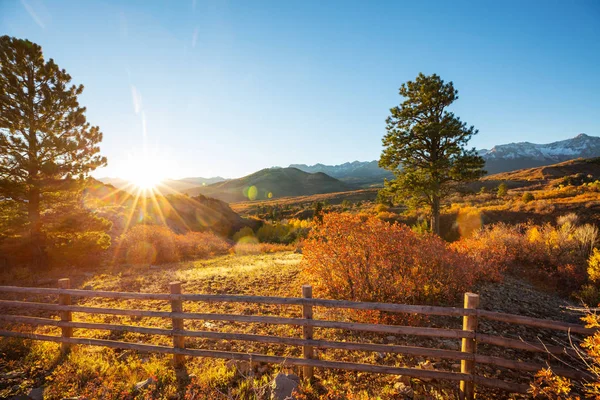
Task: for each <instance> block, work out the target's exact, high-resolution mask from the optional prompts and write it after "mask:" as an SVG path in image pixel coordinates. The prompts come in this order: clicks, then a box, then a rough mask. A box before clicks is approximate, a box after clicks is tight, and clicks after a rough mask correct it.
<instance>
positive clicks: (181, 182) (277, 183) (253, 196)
mask: <svg viewBox="0 0 600 400" xmlns="http://www.w3.org/2000/svg"><path fill="white" fill-rule="evenodd" d="M478 153H479V154H480V155H481V156H482V157H483V159H484V160H485V169H486V170H487V172H488V174H496V173H500V172H509V171H515V170H518V169H522V168H534V167H541V166H546V165H551V164H556V163H559V162H563V161H567V160H572V159H575V158H593V157H600V137H595V136H589V135H586V134H583V133H581V134H579V135H577V136H575V137H574V138H571V139H567V140H561V141H557V142H552V143H547V144H535V143H530V142H519V143H509V144H503V145H497V146H494V147H492V148H491V149H489V150H488V149H483V150H479V151H478ZM392 177H393V175H392V173H391V172H389V171H386V170H384V169H382V168H379V166H378V162H377V161H376V160H374V161H364V162H361V161H353V162H347V163H344V164H340V165H325V164H315V165H306V164H291V165H290V166H289V167H287V168H279V167H274V168H266V169H262V170H260V171H257V172H255V173H253V174H250V175H247V176H244V177H242V178H238V179H224V178H221V177H213V178H201V177H198V178H185V179H178V180H167V181H164V182H163V184H161V185H160V187H159V191H160V192H161V193H162V194H171V193H177V192H179V193H185V194H188V195H192V196H196V195H198V194H202V195H205V196H209V197H214V198H217V199H220V200H223V201H226V202H239V201H247V200H265V199H269V198H279V197H287V196H305V195H313V194H321V193H332V192H341V191H346V190H353V189H358V188H367V187H372V186H381V185H382V184H383V180H384V179H386V178H387V179H389V178H392ZM99 180H100V181H102V182H104V183H107V184H112V185H113V186H115V187H117V188H126V187H127V186H128V185H129V183H128V182H127V181H125V180H123V179H119V178H102V179H99Z"/></svg>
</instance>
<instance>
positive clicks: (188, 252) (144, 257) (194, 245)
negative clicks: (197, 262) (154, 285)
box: [117, 225, 230, 264]
mask: <svg viewBox="0 0 600 400" xmlns="http://www.w3.org/2000/svg"><path fill="white" fill-rule="evenodd" d="M229 248H230V245H229V243H228V242H227V241H225V240H224V239H223V238H221V237H219V236H217V235H216V234H214V233H212V232H188V233H186V234H185V235H177V234H175V233H174V232H173V231H171V229H169V227H167V226H159V225H136V226H134V227H133V228H131V229H129V230H128V231H127V232H126V233H124V234H123V235H121V236H120V237H119V239H118V243H117V257H118V259H119V260H120V261H122V262H123V261H124V262H126V263H128V264H151V263H155V264H164V263H169V262H177V261H180V260H183V259H189V258H194V257H206V256H209V255H216V254H226V253H227V252H228V251H229Z"/></svg>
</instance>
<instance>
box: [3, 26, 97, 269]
mask: <svg viewBox="0 0 600 400" xmlns="http://www.w3.org/2000/svg"><path fill="white" fill-rule="evenodd" d="M70 82H71V76H70V75H69V74H67V72H66V71H65V70H61V69H60V68H59V67H58V65H56V64H55V63H54V61H53V60H52V59H50V60H48V61H45V60H44V56H43V54H42V48H41V47H40V46H38V45H37V44H35V43H32V42H30V41H28V40H21V39H16V38H11V37H9V36H2V37H0V93H1V94H2V96H0V198H10V199H11V200H12V201H14V202H15V203H16V204H17V205H19V207H20V208H21V210H20V211H19V212H17V213H16V214H15V215H19V214H22V213H26V214H27V217H28V225H27V226H26V227H27V228H28V230H29V232H30V236H31V239H30V240H31V245H32V246H31V251H32V253H33V256H34V261H35V264H37V265H38V266H43V265H44V264H46V263H47V257H46V254H45V250H44V246H45V244H44V241H45V240H44V237H43V231H44V230H43V229H42V223H43V221H42V220H41V214H42V211H45V210H44V209H42V208H41V207H42V206H41V202H43V201H44V197H45V196H47V195H48V194H52V193H57V192H61V191H65V190H69V184H70V182H72V181H73V180H75V179H76V178H83V177H85V176H86V175H87V174H88V173H89V172H90V171H93V170H94V169H96V168H97V167H100V166H103V165H105V164H106V159H105V158H104V157H102V156H100V155H99V152H100V149H99V147H98V144H99V143H100V142H101V141H102V133H101V132H100V129H99V128H98V127H95V126H90V124H89V123H88V122H87V121H86V117H85V111H86V109H85V107H80V106H79V102H78V101H77V97H78V96H79V95H80V94H81V93H82V92H83V86H82V85H79V86H75V85H72V86H69V84H70ZM19 218H20V217H19Z"/></svg>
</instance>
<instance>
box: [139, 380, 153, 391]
mask: <svg viewBox="0 0 600 400" xmlns="http://www.w3.org/2000/svg"><path fill="white" fill-rule="evenodd" d="M152 383H154V379H152V377H150V378H148V379H146V380H145V381H141V382H138V383H136V384H135V390H136V391H138V390H142V389H146V388H147V387H148V386H150V385H151V384H152Z"/></svg>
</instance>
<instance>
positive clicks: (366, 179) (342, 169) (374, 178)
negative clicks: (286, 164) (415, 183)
mask: <svg viewBox="0 0 600 400" xmlns="http://www.w3.org/2000/svg"><path fill="white" fill-rule="evenodd" d="M290 168H298V169H299V170H301V171H304V172H310V173H315V172H323V173H325V174H327V175H329V176H332V177H334V178H336V179H339V180H341V181H343V182H346V183H351V184H354V185H359V186H370V185H372V184H379V185H381V184H383V180H384V179H385V178H392V177H393V174H392V173H391V172H389V171H386V170H385V169H382V168H379V165H378V161H377V160H374V161H353V162H347V163H344V164H340V165H325V164H315V165H306V164H290Z"/></svg>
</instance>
